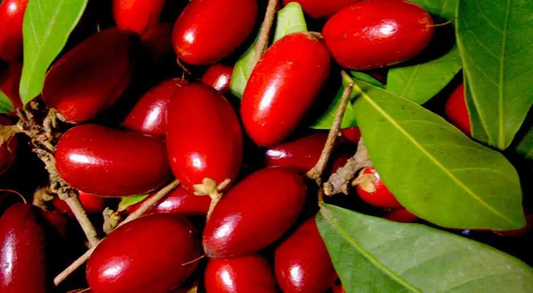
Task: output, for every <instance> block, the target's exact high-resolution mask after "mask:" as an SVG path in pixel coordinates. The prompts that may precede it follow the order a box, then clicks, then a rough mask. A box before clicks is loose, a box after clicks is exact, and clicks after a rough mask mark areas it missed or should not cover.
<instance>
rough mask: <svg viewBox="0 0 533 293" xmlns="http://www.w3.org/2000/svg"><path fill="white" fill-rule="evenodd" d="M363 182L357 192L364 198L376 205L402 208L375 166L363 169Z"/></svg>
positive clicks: (358, 186)
mask: <svg viewBox="0 0 533 293" xmlns="http://www.w3.org/2000/svg"><path fill="white" fill-rule="evenodd" d="M359 178H360V179H361V180H362V182H361V184H358V185H357V193H358V194H359V197H361V199H362V200H364V201H365V202H367V203H368V204H371V205H373V206H376V207H381V208H389V209H397V208H402V205H401V204H400V203H399V202H398V200H397V199H396V197H394V195H393V194H392V193H391V192H390V190H389V189H388V188H387V186H385V184H384V183H383V181H381V177H380V176H379V174H378V172H377V171H376V169H374V168H365V169H363V171H361V177H359Z"/></svg>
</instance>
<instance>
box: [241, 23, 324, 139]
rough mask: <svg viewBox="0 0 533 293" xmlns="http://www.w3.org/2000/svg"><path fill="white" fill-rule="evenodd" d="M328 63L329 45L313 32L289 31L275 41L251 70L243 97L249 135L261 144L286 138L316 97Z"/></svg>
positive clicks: (243, 112)
mask: <svg viewBox="0 0 533 293" xmlns="http://www.w3.org/2000/svg"><path fill="white" fill-rule="evenodd" d="M329 66H330V57H329V53H328V51H327V49H326V47H325V46H324V44H323V43H322V40H321V39H320V38H319V37H317V36H316V35H314V34H312V33H295V34H290V35H288V36H285V37H283V38H282V39H280V40H279V41H277V42H276V43H274V45H272V47H270V48H269V49H268V50H267V52H266V53H265V55H264V56H263V58H262V59H261V60H260V61H259V63H258V64H257V66H256V67H255V68H254V70H253V71H252V74H251V76H250V79H249V81H248V85H247V86H246V89H245V91H244V96H243V98H242V104H241V116H242V120H243V124H244V127H245V128H246V131H247V132H248V135H249V136H250V138H252V140H253V141H254V142H255V143H256V144H258V145H260V146H273V145H276V144H279V143H280V142H282V141H283V140H285V139H286V138H287V137H288V136H289V135H290V134H291V133H292V132H293V131H294V130H295V129H296V127H297V126H298V125H299V123H300V121H301V120H302V118H303V117H304V115H305V114H306V113H307V111H308V110H309V108H310V107H311V105H312V104H313V102H314V101H315V100H316V98H317V96H318V94H319V93H320V89H321V87H322V85H323V84H324V82H325V81H326V79H327V77H328V74H329ZM295 97H298V98H295Z"/></svg>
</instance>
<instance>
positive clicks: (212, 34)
mask: <svg viewBox="0 0 533 293" xmlns="http://www.w3.org/2000/svg"><path fill="white" fill-rule="evenodd" d="M256 19H257V1H256V0H230V1H228V0H193V1H191V3H189V4H188V5H187V6H186V7H185V9H184V10H183V12H182V13H181V15H180V17H179V18H178V20H177V21H176V23H175V24H174V30H173V32H172V44H173V47H174V51H175V52H176V54H177V55H178V58H179V59H180V60H182V61H184V62H186V63H189V64H191V65H209V64H213V63H215V62H217V61H219V60H221V59H222V58H224V57H226V56H228V55H229V54H231V53H232V52H233V51H234V50H235V49H236V48H237V47H238V46H239V45H240V44H241V43H242V42H244V40H246V38H247V37H248V35H249V34H250V33H251V32H252V29H253V27H254V24H255V21H256Z"/></svg>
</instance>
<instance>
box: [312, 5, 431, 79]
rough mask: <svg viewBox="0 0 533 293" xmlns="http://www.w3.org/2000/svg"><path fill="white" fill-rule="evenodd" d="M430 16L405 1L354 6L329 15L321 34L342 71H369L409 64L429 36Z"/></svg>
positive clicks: (426, 42) (424, 45)
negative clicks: (405, 62) (401, 63)
mask: <svg viewBox="0 0 533 293" xmlns="http://www.w3.org/2000/svg"><path fill="white" fill-rule="evenodd" d="M433 31H434V28H433V20H432V19H431V15H429V13H427V11H425V10H424V9H422V8H421V7H420V6H418V5H416V4H413V3H411V2H408V1H405V0H372V1H361V2H357V3H354V4H352V5H350V6H348V7H346V8H344V9H342V10H341V11H339V12H337V13H336V14H335V15H333V16H332V17H331V18H330V19H329V20H328V22H327V23H326V25H325V26H324V29H323V30H322V33H323V35H324V40H325V41H326V44H327V45H328V48H329V50H330V51H331V54H332V55H333V57H334V58H335V60H336V61H337V63H339V64H340V65H341V66H342V67H345V68H349V69H355V70H369V69H376V68H381V67H384V66H389V65H393V64H397V63H400V62H403V61H406V60H409V59H411V58H413V57H415V56H416V55H418V54H419V53H420V52H422V51H423V50H424V49H425V48H426V47H427V46H428V45H429V42H430V41H431V37H432V36H433Z"/></svg>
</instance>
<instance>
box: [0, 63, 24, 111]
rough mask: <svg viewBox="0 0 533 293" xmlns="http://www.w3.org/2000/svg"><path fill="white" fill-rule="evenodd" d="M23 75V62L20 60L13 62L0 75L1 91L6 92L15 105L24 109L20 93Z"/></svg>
mask: <svg viewBox="0 0 533 293" xmlns="http://www.w3.org/2000/svg"><path fill="white" fill-rule="evenodd" d="M21 76H22V63H19V62H13V63H11V64H10V65H9V69H8V70H7V71H6V72H4V74H2V75H1V76H0V91H2V92H4V94H6V96H7V97H8V98H9V100H11V103H13V106H14V107H15V108H18V109H22V101H21V100H20V94H19V85H20V77H21Z"/></svg>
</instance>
